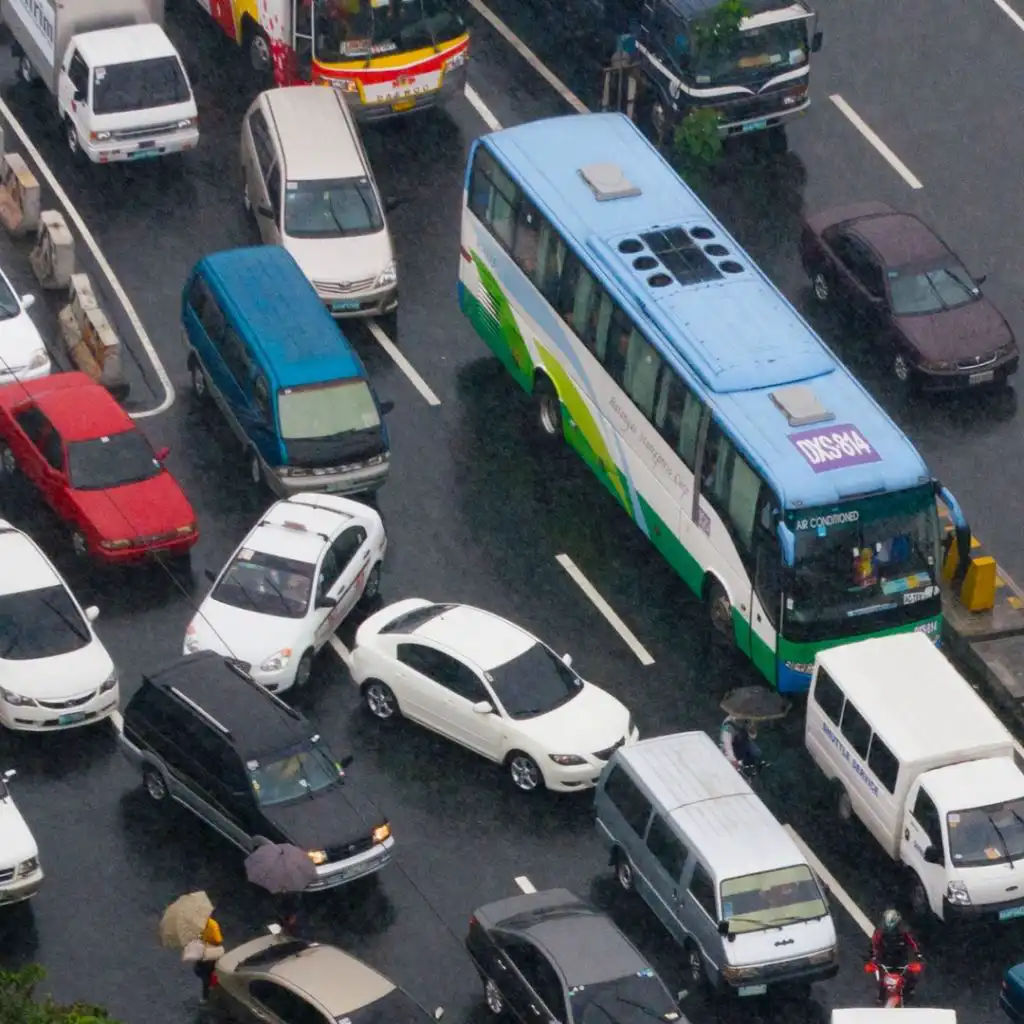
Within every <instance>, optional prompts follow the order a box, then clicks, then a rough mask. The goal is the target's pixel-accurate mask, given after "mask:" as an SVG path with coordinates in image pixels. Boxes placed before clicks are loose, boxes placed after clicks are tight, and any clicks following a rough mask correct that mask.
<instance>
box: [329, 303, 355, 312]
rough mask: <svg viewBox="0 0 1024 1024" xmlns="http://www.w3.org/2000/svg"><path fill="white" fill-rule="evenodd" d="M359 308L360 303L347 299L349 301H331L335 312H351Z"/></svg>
mask: <svg viewBox="0 0 1024 1024" xmlns="http://www.w3.org/2000/svg"><path fill="white" fill-rule="evenodd" d="M358 308H359V303H358V302H352V301H347V302H332V303H331V309H332V310H333V311H334V312H335V313H348V312H351V311H352V310H353V309H358Z"/></svg>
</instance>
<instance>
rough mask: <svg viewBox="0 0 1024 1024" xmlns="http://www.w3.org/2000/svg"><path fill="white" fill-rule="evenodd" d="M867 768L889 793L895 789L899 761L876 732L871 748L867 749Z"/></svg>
mask: <svg viewBox="0 0 1024 1024" xmlns="http://www.w3.org/2000/svg"><path fill="white" fill-rule="evenodd" d="M868 768H870V769H871V771H872V772H873V773H874V775H875V778H876V779H878V781H879V782H880V783H881V784H882V785H883V786H885V788H886V789H887V790H888V791H889V792H890V793H894V792H895V791H896V776H898V775H899V773H900V763H899V761H897V760H896V755H895V754H893V752H892V751H891V750H890V749H889V748H888V747H887V746H886V745H885V744H884V743H883V742H882V738H881V737H880V736H879V735H878V734H877V733H876V734H875V735H874V737H873V738H872V740H871V749H870V750H869V751H868Z"/></svg>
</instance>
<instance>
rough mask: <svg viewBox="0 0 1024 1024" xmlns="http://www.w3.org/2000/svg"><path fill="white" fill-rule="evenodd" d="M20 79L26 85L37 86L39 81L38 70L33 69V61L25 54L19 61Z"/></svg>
mask: <svg viewBox="0 0 1024 1024" xmlns="http://www.w3.org/2000/svg"><path fill="white" fill-rule="evenodd" d="M18 77H19V78H20V79H21V80H22V81H23V82H24V83H25V84H26V85H35V83H36V82H38V81H39V78H38V76H37V75H36V69H35V68H34V67H32V61H30V60H29V59H28V56H27V55H26V54H24V53H23V54H22V55H21V57H20V58H19V59H18Z"/></svg>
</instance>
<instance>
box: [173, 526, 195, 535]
mask: <svg viewBox="0 0 1024 1024" xmlns="http://www.w3.org/2000/svg"><path fill="white" fill-rule="evenodd" d="M174 532H175V533H176V534H177V535H178V536H179V537H191V536H192V534H193V533H195V532H196V524H195V523H189V524H188V526H179V527H178V528H177V529H176V530H175V531H174Z"/></svg>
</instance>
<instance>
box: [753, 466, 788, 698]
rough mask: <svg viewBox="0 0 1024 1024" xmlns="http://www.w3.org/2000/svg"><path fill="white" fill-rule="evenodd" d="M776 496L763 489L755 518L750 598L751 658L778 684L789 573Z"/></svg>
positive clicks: (767, 676)
mask: <svg viewBox="0 0 1024 1024" xmlns="http://www.w3.org/2000/svg"><path fill="white" fill-rule="evenodd" d="M778 515H779V513H778V511H777V503H776V500H775V496H774V495H773V494H772V492H771V490H770V489H769V488H768V486H767V485H766V484H762V485H761V494H760V496H759V499H758V504H757V511H756V513H755V518H754V533H753V552H752V553H753V559H752V567H753V572H752V574H751V581H752V587H751V595H750V604H749V605H748V607H749V608H750V657H751V660H752V661H753V662H754V665H755V666H756V667H757V668H758V669H759V670H760V671H761V672H762V673H763V674H764V676H765V678H766V679H767V680H768V681H769V682H770V683H772V684H773V685H775V684H776V683H777V682H778V656H777V650H778V634H779V630H780V629H781V627H782V608H783V594H784V590H785V588H784V586H783V582H784V580H785V576H786V571H785V568H784V566H783V559H782V548H781V545H780V544H779V537H778V533H777V532H776V527H775V524H776V523H777V522H778Z"/></svg>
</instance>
